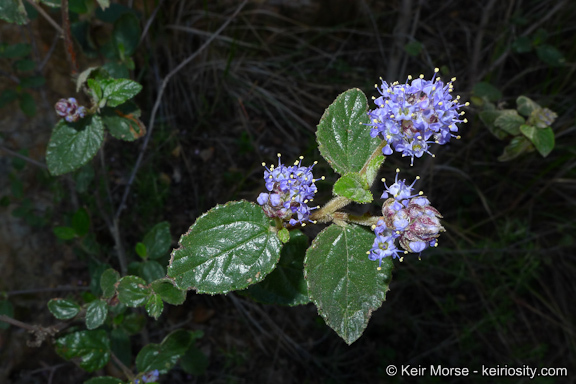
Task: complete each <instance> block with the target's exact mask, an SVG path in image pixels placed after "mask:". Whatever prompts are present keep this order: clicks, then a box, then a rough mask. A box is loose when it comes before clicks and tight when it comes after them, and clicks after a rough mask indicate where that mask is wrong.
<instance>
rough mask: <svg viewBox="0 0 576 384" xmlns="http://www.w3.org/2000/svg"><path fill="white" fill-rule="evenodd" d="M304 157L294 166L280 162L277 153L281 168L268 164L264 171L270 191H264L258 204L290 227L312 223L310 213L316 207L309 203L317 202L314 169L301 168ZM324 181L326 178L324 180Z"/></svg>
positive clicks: (271, 215) (266, 184) (272, 216)
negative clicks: (286, 222) (310, 205)
mask: <svg viewBox="0 0 576 384" xmlns="http://www.w3.org/2000/svg"><path fill="white" fill-rule="evenodd" d="M302 159H303V157H302V156H300V160H299V161H296V162H295V163H294V165H292V166H286V165H284V164H282V162H281V161H280V154H278V166H277V167H274V165H271V166H270V168H268V167H266V164H264V163H263V164H262V165H263V166H264V167H266V170H265V171H264V181H265V186H266V189H267V190H268V192H270V193H266V192H262V193H260V195H259V196H258V198H257V199H256V201H257V202H258V204H260V205H261V206H262V209H263V210H264V212H265V213H266V215H267V216H268V217H271V218H274V217H278V218H280V219H281V220H283V221H288V224H289V225H291V226H295V225H298V224H300V225H302V226H304V225H306V223H307V222H310V211H311V210H313V209H316V208H317V207H309V206H308V203H309V202H311V201H312V200H313V199H314V194H315V193H316V191H317V188H316V185H315V184H314V182H315V181H316V179H314V176H313V175H312V168H313V167H314V165H315V164H316V162H314V164H313V165H311V166H309V167H303V166H302ZM322 179H323V177H322Z"/></svg>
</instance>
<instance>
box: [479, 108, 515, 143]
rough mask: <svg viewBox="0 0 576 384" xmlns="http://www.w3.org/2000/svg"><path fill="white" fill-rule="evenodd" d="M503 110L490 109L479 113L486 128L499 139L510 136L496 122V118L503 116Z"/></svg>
mask: <svg viewBox="0 0 576 384" xmlns="http://www.w3.org/2000/svg"><path fill="white" fill-rule="evenodd" d="M502 114H503V113H502V111H501V110H490V111H482V112H480V113H479V114H478V116H480V120H482V122H483V123H484V125H485V126H486V128H488V130H489V131H490V133H492V134H493V135H494V136H496V137H497V138H498V139H500V140H503V139H505V138H506V137H508V133H507V132H506V131H504V130H502V129H500V128H498V127H497V126H496V124H495V122H496V119H498V118H499V117H500V116H502Z"/></svg>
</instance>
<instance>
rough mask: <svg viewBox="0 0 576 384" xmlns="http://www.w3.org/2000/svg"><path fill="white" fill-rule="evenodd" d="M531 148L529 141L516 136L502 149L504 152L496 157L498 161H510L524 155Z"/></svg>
mask: <svg viewBox="0 0 576 384" xmlns="http://www.w3.org/2000/svg"><path fill="white" fill-rule="evenodd" d="M530 147H532V144H531V143H530V141H529V140H528V139H527V138H526V137H524V136H516V137H514V138H513V139H512V140H511V141H510V144H508V145H507V146H506V147H505V148H504V152H503V153H502V154H501V155H500V156H499V157H498V161H502V162H504V161H510V160H512V159H515V158H516V157H518V156H520V155H521V154H523V153H525V152H526V151H528V150H529V149H530Z"/></svg>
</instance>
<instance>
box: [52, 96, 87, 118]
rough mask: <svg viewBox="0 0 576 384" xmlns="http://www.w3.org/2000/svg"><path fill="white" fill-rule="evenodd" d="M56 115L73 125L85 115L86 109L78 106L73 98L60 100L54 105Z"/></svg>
mask: <svg viewBox="0 0 576 384" xmlns="http://www.w3.org/2000/svg"><path fill="white" fill-rule="evenodd" d="M54 109H55V110H56V114H57V115H58V116H60V117H63V118H64V119H65V120H66V121H67V122H69V123H73V122H75V121H78V120H80V119H81V118H83V117H84V116H85V115H86V108H84V107H83V106H79V105H78V102H77V101H76V99H75V98H73V97H70V98H68V99H60V100H59V101H58V102H57V103H56V105H54Z"/></svg>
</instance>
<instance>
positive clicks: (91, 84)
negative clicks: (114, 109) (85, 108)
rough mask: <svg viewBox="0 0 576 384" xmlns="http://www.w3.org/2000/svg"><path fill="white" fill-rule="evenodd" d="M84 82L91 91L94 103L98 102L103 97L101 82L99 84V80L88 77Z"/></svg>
mask: <svg viewBox="0 0 576 384" xmlns="http://www.w3.org/2000/svg"><path fill="white" fill-rule="evenodd" d="M95 69H97V68H95ZM86 83H87V84H88V88H89V89H90V91H91V92H90V93H91V94H92V99H93V100H94V102H95V103H97V104H99V103H100V100H102V97H103V91H102V84H100V81H99V80H96V79H88V80H86Z"/></svg>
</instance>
